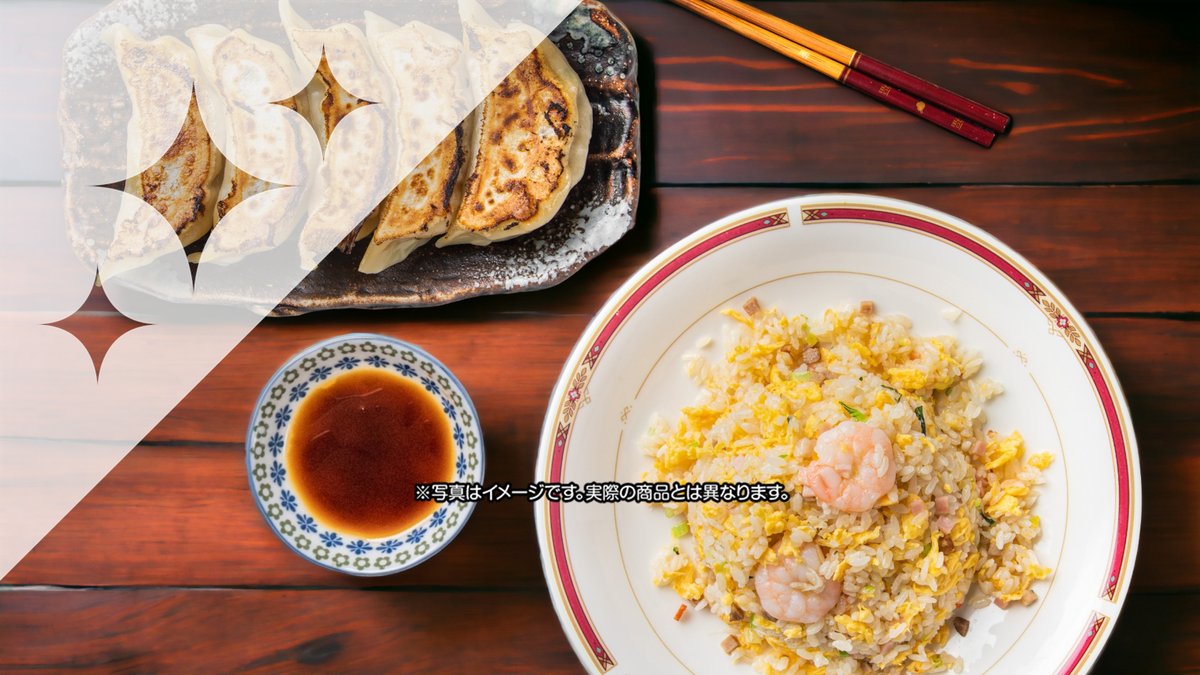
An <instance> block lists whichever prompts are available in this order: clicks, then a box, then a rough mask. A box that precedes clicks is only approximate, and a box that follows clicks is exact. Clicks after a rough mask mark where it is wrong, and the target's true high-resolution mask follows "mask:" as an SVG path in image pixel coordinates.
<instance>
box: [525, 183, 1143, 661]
mask: <svg viewBox="0 0 1200 675" xmlns="http://www.w3.org/2000/svg"><path fill="white" fill-rule="evenodd" d="M794 201H795V200H783V201H781V202H779V203H776V204H771V206H773V207H775V206H781V207H782V208H783V209H784V210H783V211H776V212H771V214H770V215H768V216H765V217H764V216H761V215H759V216H756V217H754V218H751V219H749V220H746V221H742V222H740V223H738V224H735V225H732V226H728V227H725V228H723V229H721V230H720V231H718V232H715V233H714V234H712V235H710V236H708V237H706V238H704V239H701V240H699V241H697V242H695V243H693V244H692V245H691V246H689V247H688V248H686V249H684V250H682V251H680V252H678V253H676V254H675V255H674V256H672V257H671V258H670V259H668V260H666V261H663V262H662V263H660V264H659V265H658V267H657V268H656V269H655V270H654V271H653V272H652V273H651V274H650V276H649V278H647V279H646V280H645V281H643V282H642V283H641V284H638V285H637V286H636V287H634V288H633V289H632V290H631V291H628V292H627V293H626V294H625V298H624V300H622V301H621V303H620V305H619V306H618V308H617V309H616V310H615V311H612V312H611V313H610V315H609V316H608V318H607V321H605V323H604V325H603V326H602V328H601V329H600V331H599V333H598V334H597V335H596V337H595V339H594V340H593V341H592V344H591V345H590V347H589V348H588V350H587V351H586V352H585V353H584V355H583V358H582V360H581V361H580V363H579V364H578V365H577V366H576V367H575V369H574V371H573V372H572V375H571V379H570V382H571V387H570V388H569V390H568V391H567V392H565V396H562V397H561V399H560V400H561V403H558V402H556V401H551V406H552V409H553V408H554V407H555V406H556V404H557V408H558V412H557V413H556V415H555V417H554V426H553V427H552V428H553V429H554V443H553V447H552V448H551V452H550V457H549V462H548V468H549V474H550V480H552V481H559V480H561V479H562V476H563V466H564V465H565V461H566V448H567V444H568V442H569V440H570V436H571V429H572V426H573V424H574V419H575V416H576V415H577V414H578V412H579V409H580V408H582V407H583V405H584V404H585V403H586V402H587V401H588V400H589V399H588V397H587V384H588V382H589V381H590V380H591V376H592V374H593V372H594V369H595V366H596V363H597V362H598V361H599V359H600V356H601V355H602V354H603V352H604V350H605V348H606V347H607V345H608V344H609V342H610V341H611V339H612V337H613V336H614V335H615V334H616V333H617V332H618V330H619V329H620V327H621V325H622V324H623V323H624V321H625V319H626V318H628V316H629V315H630V314H632V312H633V311H634V310H635V309H636V308H637V306H638V305H639V304H641V303H642V302H643V301H644V300H645V299H646V298H648V297H649V296H650V295H651V294H652V293H653V292H654V290H655V289H656V288H657V287H658V286H660V285H661V284H662V283H664V282H665V281H666V280H667V279H669V278H670V277H671V276H673V275H674V274H675V273H677V272H678V271H679V270H681V269H683V268H685V267H687V266H688V265H690V264H691V263H692V262H694V261H695V260H697V259H699V258H700V257H703V256H704V255H707V254H709V253H711V252H713V251H714V250H716V249H718V248H721V247H722V246H724V245H726V244H728V243H730V242H732V241H734V240H736V239H738V238H740V237H744V236H747V235H749V234H753V233H756V232H760V231H762V230H764V229H768V228H772V227H778V226H781V225H783V226H786V225H787V224H788V215H787V208H788V205H789V204H791V203H793V202H794ZM913 206H917V205H913ZM801 219H802V223H803V224H805V225H807V224H810V223H816V222H821V221H846V220H849V221H857V222H864V221H865V222H877V223H882V224H887V225H893V226H900V227H904V228H908V229H912V230H916V231H919V232H922V233H925V234H927V235H930V236H933V237H935V238H938V239H941V240H944V241H946V242H948V243H950V244H952V245H954V246H956V247H958V248H960V249H962V250H964V251H966V252H968V253H970V254H972V255H974V256H975V257H977V258H978V259H980V260H981V261H983V262H984V263H986V264H988V265H989V266H991V267H993V268H994V269H996V270H997V271H999V272H1000V273H1001V274H1003V275H1004V276H1006V277H1008V278H1009V279H1010V280H1011V281H1013V283H1015V284H1016V285H1017V286H1018V287H1020V288H1021V289H1022V290H1023V291H1024V292H1025V293H1026V294H1027V295H1028V296H1029V298H1030V299H1031V301H1033V302H1034V303H1035V304H1036V305H1037V306H1038V308H1039V309H1040V310H1041V311H1042V312H1043V313H1044V314H1045V315H1046V317H1047V320H1048V323H1049V327H1050V331H1051V333H1054V334H1057V335H1059V336H1060V337H1062V338H1063V339H1064V340H1065V341H1066V342H1067V343H1068V346H1069V347H1070V348H1071V349H1072V351H1073V352H1075V354H1076V356H1077V357H1078V358H1079V361H1080V364H1081V365H1082V366H1083V367H1084V369H1085V370H1086V372H1087V373H1088V377H1089V379H1090V381H1091V383H1092V386H1093V388H1094V389H1095V391H1096V394H1097V396H1098V397H1099V399H1100V402H1101V406H1102V408H1103V410H1104V415H1105V421H1106V423H1107V428H1108V432H1109V438H1110V440H1111V441H1112V449H1113V453H1114V464H1115V468H1116V473H1117V491H1118V494H1117V504H1116V507H1117V533H1116V536H1115V541H1114V542H1113V544H1112V561H1111V564H1110V566H1109V570H1110V573H1109V576H1108V578H1107V579H1106V580H1105V583H1104V584H1103V588H1102V589H1101V592H1100V594H1099V597H1100V598H1101V599H1103V600H1106V601H1109V602H1118V591H1119V590H1120V588H1121V582H1122V580H1124V579H1125V578H1126V576H1127V575H1128V573H1129V572H1130V569H1129V568H1130V566H1131V565H1132V559H1131V557H1130V555H1129V552H1130V549H1131V543H1132V542H1131V537H1132V532H1133V530H1134V525H1135V523H1134V517H1135V514H1134V500H1133V494H1132V472H1131V468H1130V467H1131V464H1132V462H1133V461H1134V459H1133V450H1132V448H1133V445H1134V443H1133V442H1132V432H1131V431H1129V430H1127V429H1126V423H1125V422H1124V420H1123V419H1122V415H1121V413H1120V411H1119V410H1118V406H1117V403H1116V396H1115V395H1114V390H1115V387H1114V386H1113V385H1112V384H1110V379H1111V381H1112V382H1115V376H1113V375H1112V374H1111V373H1106V372H1104V370H1105V369H1104V368H1102V367H1101V366H1100V365H1099V364H1098V363H1097V360H1096V358H1095V356H1094V352H1093V350H1092V347H1091V346H1090V345H1089V344H1088V341H1087V339H1086V338H1085V336H1084V333H1085V331H1082V330H1080V327H1079V326H1078V325H1077V324H1075V323H1074V322H1072V320H1071V319H1070V317H1069V316H1068V315H1067V312H1066V311H1065V310H1064V309H1063V306H1065V305H1066V303H1065V302H1062V301H1056V300H1055V299H1054V298H1053V297H1051V296H1050V295H1049V293H1048V292H1047V291H1046V290H1045V289H1043V288H1041V287H1039V286H1038V285H1037V284H1036V283H1035V282H1034V281H1033V279H1032V278H1031V277H1030V275H1029V274H1027V273H1026V272H1024V271H1023V270H1022V269H1021V267H1020V266H1019V265H1018V264H1017V263H1015V262H1014V261H1012V260H1010V259H1009V258H1008V257H1007V256H1005V255H1003V254H1001V253H999V252H998V251H996V250H994V249H993V248H991V247H990V246H989V245H987V244H985V243H983V242H981V241H979V240H977V239H975V238H974V237H972V236H969V235H967V234H965V233H964V232H962V231H959V230H958V229H955V228H953V227H951V226H948V225H947V224H938V223H934V222H931V221H930V220H926V219H925V218H922V217H918V216H916V215H913V214H907V213H902V212H899V211H893V210H884V209H882V208H849V207H846V206H844V205H841V206H836V207H834V206H830V207H825V208H821V207H816V208H805V209H802V210H801ZM545 508H546V513H547V516H548V523H547V530H548V534H549V538H550V558H551V560H550V563H551V567H552V568H553V570H554V571H555V576H556V579H555V581H556V582H557V585H558V588H559V589H560V590H561V591H562V596H561V597H562V599H563V600H565V603H564V604H565V606H566V608H567V610H568V611H569V613H570V618H571V621H572V623H573V624H574V625H575V627H576V629H577V633H578V637H581V638H582V639H583V643H584V644H585V645H586V646H587V648H588V650H589V651H590V653H591V656H592V659H593V662H594V663H595V665H596V666H598V667H599V669H600V671H601V672H607V671H608V670H611V669H612V668H614V667H615V666H616V664H617V662H616V659H615V657H614V656H613V655H612V654H611V653H610V652H609V651H608V649H607V648H606V647H605V645H604V643H603V641H602V639H601V638H600V636H599V634H598V632H597V631H596V628H595V626H594V625H593V623H592V621H591V618H590V616H589V615H588V613H587V609H586V608H585V607H584V605H583V602H582V600H581V599H580V596H579V592H578V589H577V587H576V583H575V578H574V575H573V572H572V570H571V566H570V562H569V560H568V556H567V552H566V537H565V530H564V528H563V520H562V509H561V505H559V504H557V503H548V504H547V505H546V506H545ZM551 590H552V592H553V587H552V589H551ZM1109 622H1111V619H1109V618H1108V617H1107V616H1105V615H1103V614H1099V613H1097V612H1093V613H1092V615H1091V618H1090V619H1089V621H1088V626H1087V628H1086V629H1085V630H1084V631H1083V634H1082V635H1081V637H1080V640H1079V643H1078V644H1077V646H1076V648H1075V649H1074V650H1073V652H1072V655H1071V657H1069V658H1068V659H1067V661H1066V662H1065V663H1064V664H1063V667H1062V668H1061V669H1060V670H1059V673H1060V675H1073V674H1074V673H1076V672H1079V671H1080V669H1081V668H1082V667H1083V665H1084V664H1085V663H1086V662H1087V661H1088V658H1089V656H1090V655H1091V653H1092V652H1093V651H1094V649H1095V645H1096V641H1097V639H1098V638H1099V637H1100V636H1101V635H1102V634H1103V632H1104V629H1105V628H1106V626H1107V624H1108V623H1109Z"/></svg>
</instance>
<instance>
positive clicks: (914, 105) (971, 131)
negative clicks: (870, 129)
mask: <svg viewBox="0 0 1200 675" xmlns="http://www.w3.org/2000/svg"><path fill="white" fill-rule="evenodd" d="M841 81H842V83H843V84H845V85H846V86H848V87H850V88H851V89H856V90H858V91H860V92H862V93H864V94H866V95H867V96H870V97H871V98H874V99H876V100H879V101H883V102H884V103H887V104H888V105H890V106H892V107H894V108H899V109H900V110H903V111H905V112H908V113H911V114H913V115H916V116H917V117H921V118H923V119H925V120H928V121H930V122H932V123H934V124H936V125H938V126H939V127H941V128H943V129H945V130H946V131H949V132H950V133H953V134H957V135H959V136H961V137H963V138H965V139H967V140H968V141H971V142H972V143H977V144H979V145H982V146H983V147H985V148H990V147H992V143H994V142H995V141H996V134H995V133H994V132H992V131H991V130H989V129H984V128H983V127H981V126H979V125H977V124H974V123H972V122H968V121H966V120H964V119H962V118H961V117H957V116H955V115H954V114H952V113H949V112H947V111H946V110H943V109H942V108H939V107H937V106H936V105H933V104H932V103H929V102H927V101H924V100H921V99H919V98H916V97H914V96H912V95H911V94H909V93H908V92H905V91H902V90H900V89H897V88H896V87H894V86H892V85H890V84H885V83H883V82H880V81H879V80H876V79H874V78H872V77H870V76H868V75H864V74H863V73H861V72H859V71H857V70H853V69H850V68H847V69H846V71H845V72H844V73H842V77H841Z"/></svg>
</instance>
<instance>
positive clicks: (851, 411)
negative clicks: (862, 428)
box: [838, 401, 867, 422]
mask: <svg viewBox="0 0 1200 675" xmlns="http://www.w3.org/2000/svg"><path fill="white" fill-rule="evenodd" d="M838 403H841V404H842V410H845V411H846V414H847V415H849V416H850V417H852V418H853V419H855V420H857V421H859V422H866V421H867V416H866V415H864V414H862V411H860V410H855V409H854V408H851V407H850V406H848V405H846V403H845V401H838Z"/></svg>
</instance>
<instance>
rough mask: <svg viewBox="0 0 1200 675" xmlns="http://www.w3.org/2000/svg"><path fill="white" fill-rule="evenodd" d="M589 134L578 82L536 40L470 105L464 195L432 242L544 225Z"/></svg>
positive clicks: (574, 173)
mask: <svg viewBox="0 0 1200 675" xmlns="http://www.w3.org/2000/svg"><path fill="white" fill-rule="evenodd" d="M591 135H592V109H591V105H590V104H589V103H588V99H587V94H586V93H585V91H584V88H583V83H582V82H581V81H580V79H579V76H578V75H577V74H576V73H575V71H574V70H572V69H571V66H570V65H569V64H568V63H567V61H566V58H564V57H563V55H562V52H560V51H559V50H558V48H557V47H555V46H554V44H552V43H551V42H550V41H549V40H544V41H542V43H541V44H539V45H538V46H537V48H536V49H534V50H533V51H532V52H531V53H530V54H529V56H527V57H526V58H525V59H524V60H523V61H521V62H520V63H519V64H518V65H517V67H516V68H515V69H514V70H513V71H512V72H511V73H509V74H508V76H507V77H505V78H504V79H503V80H502V81H501V82H500V84H499V86H497V87H496V88H495V89H494V90H493V91H492V92H491V93H490V94H488V96H487V97H486V98H484V100H483V103H481V104H480V106H479V108H478V110H477V111H476V113H475V130H474V133H473V134H472V141H471V152H472V157H471V162H470V169H469V170H470V175H469V178H468V179H467V186H466V189H465V192H464V195H463V201H462V204H461V206H460V207H459V210H458V214H457V215H456V217H455V219H454V222H452V223H451V225H450V228H449V230H448V231H447V233H446V236H444V237H442V238H441V239H440V240H438V242H437V245H438V246H439V247H441V246H448V245H452V244H476V245H486V244H490V243H491V242H494V241H503V240H505V239H511V238H513V237H517V236H520V235H522V234H525V233H527V232H531V231H533V230H536V229H537V228H539V227H541V226H542V225H545V224H546V223H547V222H549V220H550V219H551V218H553V217H554V215H555V214H556V213H557V212H558V209H559V208H560V207H561V206H562V204H563V202H564V201H565V200H566V198H567V193H568V192H569V191H570V189H571V187H573V186H574V185H575V184H576V183H578V182H579V179H580V177H581V176H582V175H583V170H584V165H585V164H586V162H587V150H588V142H589V141H590V140H591Z"/></svg>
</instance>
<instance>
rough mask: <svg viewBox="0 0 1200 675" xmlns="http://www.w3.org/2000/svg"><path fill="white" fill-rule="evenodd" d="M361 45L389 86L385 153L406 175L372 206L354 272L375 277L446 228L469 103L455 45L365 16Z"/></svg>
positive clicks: (429, 32) (458, 193) (460, 170)
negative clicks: (367, 236)
mask: <svg viewBox="0 0 1200 675" xmlns="http://www.w3.org/2000/svg"><path fill="white" fill-rule="evenodd" d="M367 42H368V44H370V46H371V52H372V54H373V55H374V56H375V59H376V61H377V62H378V63H379V64H380V67H381V68H382V69H383V72H384V73H385V75H386V76H387V78H386V79H387V80H388V82H389V83H390V84H391V86H390V87H389V88H388V98H387V102H388V105H389V107H390V109H391V112H392V118H391V125H392V128H393V131H394V133H393V136H392V140H391V143H392V147H393V148H395V149H396V150H397V152H394V153H391V154H392V157H393V158H394V160H393V161H396V162H397V163H398V167H399V168H398V170H397V173H398V174H403V173H407V176H406V177H405V178H403V179H402V180H401V181H400V182H399V184H397V185H396V187H395V189H393V190H392V192H391V194H389V195H388V196H387V197H386V198H384V200H383V202H382V203H381V204H380V205H379V209H378V215H379V221H378V223H377V224H376V225H375V232H374V234H373V235H372V237H371V243H370V245H369V246H368V247H367V250H366V252H365V253H364V254H363V259H362V262H361V263H360V264H359V266H358V269H359V271H360V272H365V273H367V274H375V273H377V272H381V271H383V270H385V269H387V268H388V267H391V266H392V265H395V264H396V263H398V262H400V261H402V260H404V259H405V258H406V257H408V255H409V254H410V253H412V252H413V251H414V250H415V249H416V248H417V247H419V246H421V245H422V244H424V243H425V242H427V241H429V240H430V239H433V238H435V237H438V236H441V235H442V234H444V233H445V232H446V229H447V228H448V227H449V225H450V220H451V218H452V217H453V216H454V212H455V211H456V210H457V209H458V203H459V201H460V200H461V197H462V184H463V180H462V179H463V178H464V177H465V176H466V171H465V170H464V166H463V165H464V164H465V163H466V158H467V141H468V138H469V136H468V135H467V134H466V133H464V128H463V126H461V125H459V123H458V122H459V118H460V117H461V115H462V114H463V113H464V112H465V111H466V109H467V107H468V106H469V105H470V104H469V103H467V101H466V95H467V92H466V89H465V86H464V81H465V75H466V71H465V69H464V68H463V64H462V43H460V42H459V41H458V40H455V39H454V38H452V37H450V36H449V35H446V34H445V33H443V32H441V31H439V30H436V29H434V28H431V27H430V26H427V25H425V24H422V23H419V22H413V23H409V24H406V25H405V26H404V27H403V28H401V27H397V26H396V25H395V24H393V23H391V22H390V21H387V20H386V19H383V18H382V17H379V16H377V15H375V14H372V13H370V12H367ZM447 130H449V134H448V135H447V134H446V132H447ZM443 136H444V139H442V140H441V142H438V143H437V145H436V146H433V150H432V151H430V150H429V148H430V147H431V145H432V144H433V143H435V142H437V140H438V139H439V138H442V137H443ZM422 157H423V159H422ZM418 160H420V163H419V164H418V165H417V166H416V168H414V169H412V170H411V171H408V167H409V166H412V165H413V163H414V162H417V161H418Z"/></svg>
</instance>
